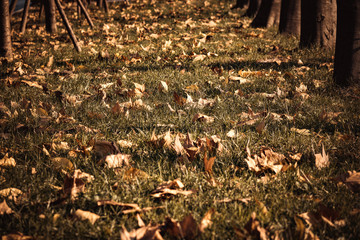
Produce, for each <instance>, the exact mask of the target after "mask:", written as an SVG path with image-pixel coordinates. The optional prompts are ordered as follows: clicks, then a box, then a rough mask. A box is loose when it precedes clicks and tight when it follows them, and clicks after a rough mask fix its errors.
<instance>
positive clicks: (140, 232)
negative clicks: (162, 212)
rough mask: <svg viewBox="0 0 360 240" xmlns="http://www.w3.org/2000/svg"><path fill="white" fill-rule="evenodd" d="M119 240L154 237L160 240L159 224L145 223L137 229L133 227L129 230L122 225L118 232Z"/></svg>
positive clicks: (148, 239) (149, 238)
mask: <svg viewBox="0 0 360 240" xmlns="http://www.w3.org/2000/svg"><path fill="white" fill-rule="evenodd" d="M120 237H121V240H135V239H136V240H151V239H154V238H157V239H160V240H162V239H163V238H162V237H161V235H160V226H158V225H155V226H151V225H147V226H143V227H140V228H138V229H133V230H131V231H130V232H128V231H127V230H126V228H125V227H124V226H123V227H122V231H121V232H120Z"/></svg>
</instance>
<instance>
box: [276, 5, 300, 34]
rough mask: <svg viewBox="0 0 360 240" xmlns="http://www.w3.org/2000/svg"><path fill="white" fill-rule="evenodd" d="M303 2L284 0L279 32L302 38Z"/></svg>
mask: <svg viewBox="0 0 360 240" xmlns="http://www.w3.org/2000/svg"><path fill="white" fill-rule="evenodd" d="M300 27H301V0H282V1H281V13H280V24H279V32H280V33H283V34H291V35H295V36H300Z"/></svg>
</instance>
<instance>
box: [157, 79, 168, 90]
mask: <svg viewBox="0 0 360 240" xmlns="http://www.w3.org/2000/svg"><path fill="white" fill-rule="evenodd" d="M159 90H160V91H162V92H168V91H169V87H168V85H167V83H166V82H164V81H160V83H159Z"/></svg>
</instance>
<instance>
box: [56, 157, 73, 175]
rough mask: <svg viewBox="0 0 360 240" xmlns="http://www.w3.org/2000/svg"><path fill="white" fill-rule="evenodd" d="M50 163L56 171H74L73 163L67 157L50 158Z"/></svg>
mask: <svg viewBox="0 0 360 240" xmlns="http://www.w3.org/2000/svg"><path fill="white" fill-rule="evenodd" d="M51 164H52V165H53V167H54V168H55V169H56V170H58V171H61V170H65V171H69V172H72V171H74V165H73V163H72V162H71V161H70V160H69V159H67V158H63V157H55V158H52V159H51Z"/></svg>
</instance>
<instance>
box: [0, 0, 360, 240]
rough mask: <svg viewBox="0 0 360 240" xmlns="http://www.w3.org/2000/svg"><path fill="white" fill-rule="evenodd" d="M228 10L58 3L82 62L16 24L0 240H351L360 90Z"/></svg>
mask: <svg viewBox="0 0 360 240" xmlns="http://www.w3.org/2000/svg"><path fill="white" fill-rule="evenodd" d="M231 4H233V1H228V0H226V1H215V0H207V1H197V0H187V1H185V0H172V1H165V0H156V1H132V2H131V5H130V6H127V7H124V6H123V5H122V4H121V3H112V4H110V6H109V7H110V11H109V13H108V14H105V13H104V11H103V10H102V9H99V8H98V7H97V6H95V4H92V5H91V6H90V7H89V12H90V15H91V16H92V18H93V21H94V24H95V28H94V29H91V28H90V27H89V26H88V24H87V22H86V20H85V19H84V17H82V18H81V19H80V20H79V19H78V18H77V15H76V5H75V4H71V3H69V4H64V6H66V13H67V15H68V17H69V20H70V22H71V24H72V27H73V29H74V31H75V34H76V35H77V37H78V40H79V42H80V44H81V48H82V52H81V53H77V52H76V51H75V49H74V48H73V46H72V44H71V41H70V39H69V38H68V36H67V34H66V30H65V28H64V27H63V26H62V24H61V22H60V20H61V19H60V16H58V17H59V18H58V33H57V34H54V35H49V34H47V33H46V32H45V25H44V22H43V21H39V19H38V12H37V10H38V9H37V8H36V7H34V9H33V10H32V11H33V12H31V13H30V19H29V23H28V28H27V31H26V33H25V34H24V35H20V34H19V33H18V28H19V26H20V20H21V16H19V15H15V16H14V18H13V19H12V24H13V25H12V26H13V33H12V34H13V35H12V40H13V49H14V55H15V57H14V58H15V59H14V61H12V62H7V61H5V60H4V61H2V63H1V71H0V80H1V81H0V139H1V141H0V171H1V176H0V202H2V203H1V204H0V235H2V236H3V237H2V239H13V238H11V237H18V238H15V239H32V238H34V239H75V238H76V239H162V238H164V239H174V238H175V239H176V238H178V239H182V238H183V239H245V238H248V239H359V238H360V230H359V229H360V224H359V222H360V195H359V192H360V187H359V184H360V173H359V171H360V161H359V160H360V154H359V149H360V139H359V137H360V136H359V134H360V98H359V93H360V89H358V88H355V87H352V88H347V89H341V88H339V87H338V86H336V85H335V84H334V83H333V80H332V75H333V55H334V52H333V51H331V50H326V49H320V48H317V47H316V46H314V47H312V48H310V49H309V48H305V49H301V48H299V47H298V39H296V38H295V37H292V36H282V35H280V34H278V33H277V30H276V29H254V28H251V27H250V26H249V25H250V23H251V19H249V18H244V17H242V14H243V13H244V11H243V10H230V8H231ZM35 10H36V11H35ZM21 237H22V238H21Z"/></svg>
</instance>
